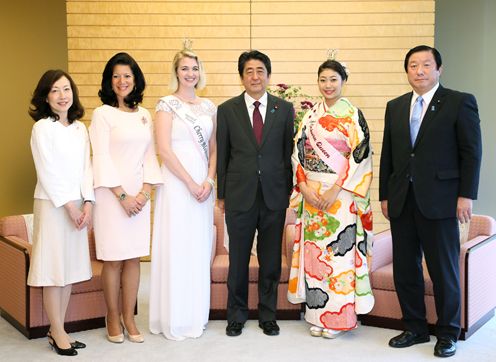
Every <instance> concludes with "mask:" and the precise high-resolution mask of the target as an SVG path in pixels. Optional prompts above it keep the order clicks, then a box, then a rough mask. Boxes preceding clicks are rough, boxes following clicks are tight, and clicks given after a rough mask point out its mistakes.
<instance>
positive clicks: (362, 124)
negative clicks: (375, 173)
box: [337, 109, 372, 197]
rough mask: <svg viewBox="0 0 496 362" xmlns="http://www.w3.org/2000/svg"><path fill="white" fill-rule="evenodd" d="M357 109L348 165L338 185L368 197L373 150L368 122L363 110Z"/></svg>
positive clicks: (351, 128) (351, 133) (352, 124)
mask: <svg viewBox="0 0 496 362" xmlns="http://www.w3.org/2000/svg"><path fill="white" fill-rule="evenodd" d="M356 110H357V112H355V116H354V117H353V122H352V123H351V126H350V129H349V139H348V142H349V145H350V148H351V153H350V157H349V158H348V165H347V168H346V170H345V171H344V174H343V175H341V177H340V179H339V180H338V182H337V185H339V186H340V187H341V188H343V189H345V190H347V191H349V192H352V193H354V194H356V195H358V196H360V197H366V195H367V193H368V190H369V187H370V183H371V182H372V150H371V148H370V133H369V128H368V126H367V122H366V121H365V117H364V116H363V114H362V112H361V111H360V110H359V109H356Z"/></svg>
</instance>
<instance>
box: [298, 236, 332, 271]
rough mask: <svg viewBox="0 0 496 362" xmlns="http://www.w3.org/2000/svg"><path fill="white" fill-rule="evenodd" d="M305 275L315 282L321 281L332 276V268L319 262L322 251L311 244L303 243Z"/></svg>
mask: <svg viewBox="0 0 496 362" xmlns="http://www.w3.org/2000/svg"><path fill="white" fill-rule="evenodd" d="M304 248H305V249H304V250H305V273H307V274H308V275H309V276H310V277H312V278H315V279H317V280H323V279H324V277H325V276H327V275H331V274H332V270H333V269H332V267H331V266H330V265H327V264H326V263H325V262H323V261H322V260H320V256H321V255H322V250H320V248H319V247H318V246H317V245H315V244H313V243H311V242H308V241H307V242H305V245H304Z"/></svg>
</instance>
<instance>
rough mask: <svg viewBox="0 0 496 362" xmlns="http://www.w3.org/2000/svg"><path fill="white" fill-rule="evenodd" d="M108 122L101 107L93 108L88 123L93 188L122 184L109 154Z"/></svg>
mask: <svg viewBox="0 0 496 362" xmlns="http://www.w3.org/2000/svg"><path fill="white" fill-rule="evenodd" d="M109 122H110V120H109V119H108V118H107V117H105V116H104V114H103V112H102V108H97V109H95V111H94V112H93V116H92V119H91V125H90V139H91V146H92V148H93V177H94V186H95V188H97V187H116V186H120V185H121V184H122V181H121V180H120V177H119V172H118V171H117V168H116V167H115V165H114V162H113V160H112V157H111V154H110V137H111V126H110V123H109Z"/></svg>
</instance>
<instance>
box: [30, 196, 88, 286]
mask: <svg viewBox="0 0 496 362" xmlns="http://www.w3.org/2000/svg"><path fill="white" fill-rule="evenodd" d="M79 204H80V202H79ZM33 212H34V224H33V247H32V251H31V260H30V268H29V274H28V285H30V286H33V287H41V286H57V287H63V286H66V285H68V284H73V283H77V282H81V281H84V280H89V279H91V275H92V274H91V262H90V251H89V246H88V231H87V229H86V228H84V229H83V230H78V229H76V227H75V226H74V224H73V222H72V220H71V219H70V217H69V215H68V213H67V211H66V210H65V208H64V207H63V206H61V207H54V206H53V203H52V202H51V201H50V200H41V199H35V200H34V210H33Z"/></svg>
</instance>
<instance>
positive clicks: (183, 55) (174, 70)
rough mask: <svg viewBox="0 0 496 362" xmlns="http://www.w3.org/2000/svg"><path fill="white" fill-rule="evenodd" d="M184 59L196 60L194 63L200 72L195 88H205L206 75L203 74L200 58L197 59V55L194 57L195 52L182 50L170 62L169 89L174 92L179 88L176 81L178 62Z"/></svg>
mask: <svg viewBox="0 0 496 362" xmlns="http://www.w3.org/2000/svg"><path fill="white" fill-rule="evenodd" d="M184 58H191V59H194V60H196V62H197V63H198V69H199V70H200V78H199V79H198V83H196V85H195V88H196V89H203V88H205V85H206V84H207V75H206V73H205V68H204V67H203V63H202V62H201V60H200V58H198V55H196V53H195V52H193V51H192V50H189V49H183V50H181V51H179V52H177V53H176V55H175V56H174V59H173V60H172V65H171V74H170V81H169V89H170V90H172V91H173V92H175V91H177V89H178V88H179V83H178V80H177V68H178V67H179V62H180V61H181V59H184Z"/></svg>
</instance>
